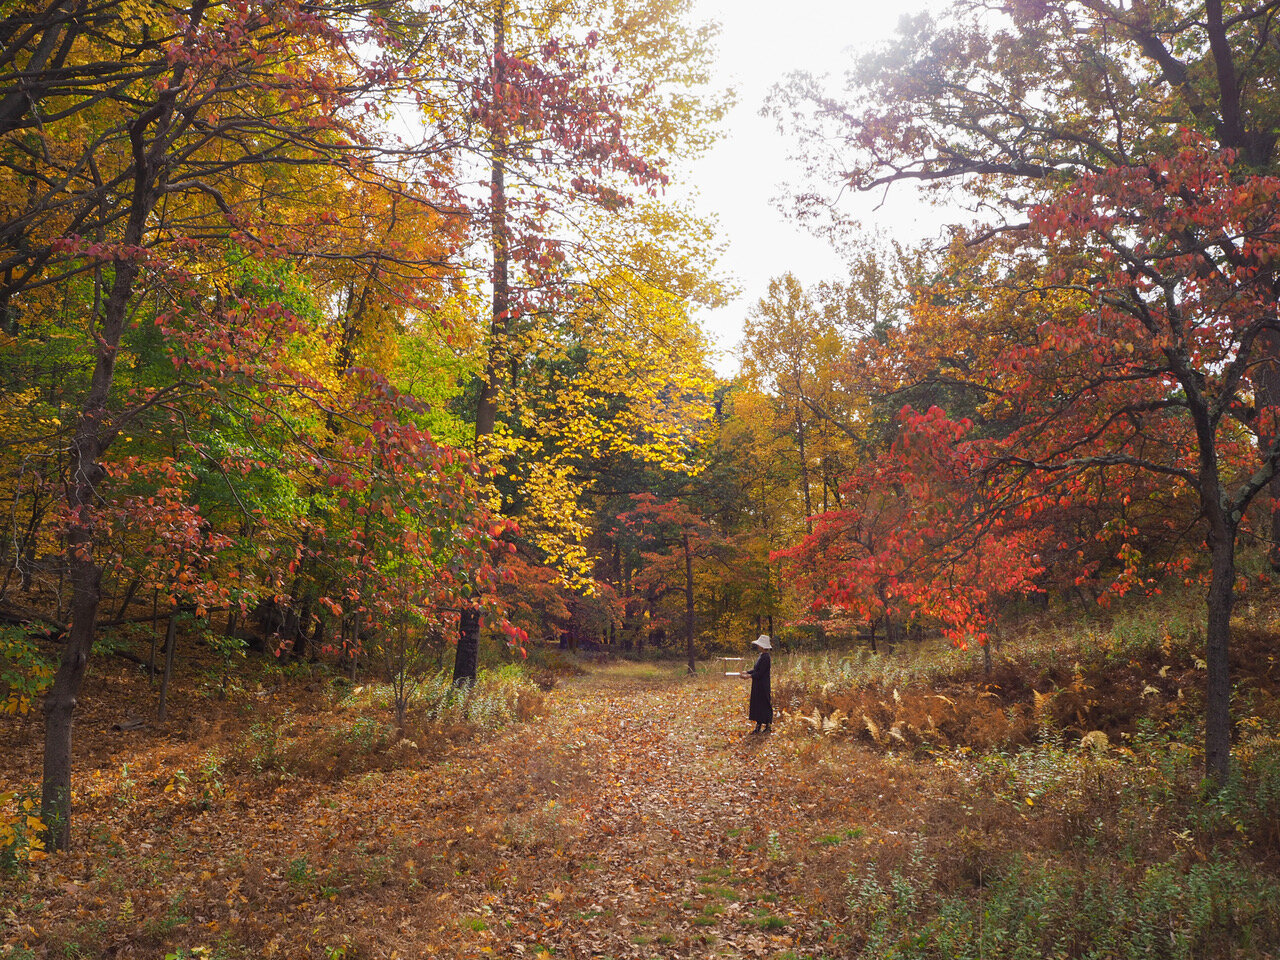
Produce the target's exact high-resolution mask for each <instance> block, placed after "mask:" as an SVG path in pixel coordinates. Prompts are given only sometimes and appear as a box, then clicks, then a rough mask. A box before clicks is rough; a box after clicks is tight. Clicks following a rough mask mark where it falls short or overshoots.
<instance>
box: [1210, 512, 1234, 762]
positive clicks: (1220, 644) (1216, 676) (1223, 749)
mask: <svg viewBox="0 0 1280 960" xmlns="http://www.w3.org/2000/svg"><path fill="white" fill-rule="evenodd" d="M1213 526H1214V525H1213V524H1212V523H1211V526H1210V531H1211V532H1210V537H1209V550H1210V556H1211V560H1212V570H1213V572H1212V574H1211V577H1210V580H1209V617H1208V626H1207V629H1206V640H1205V664H1206V666H1207V668H1208V669H1207V674H1208V675H1207V677H1206V680H1205V726H1204V764H1205V775H1206V776H1207V777H1208V778H1209V779H1210V780H1211V781H1213V782H1214V783H1215V784H1217V785H1218V786H1221V785H1222V784H1225V783H1226V782H1227V777H1228V776H1229V774H1230V772H1231V663H1230V658H1229V653H1230V649H1231V607H1232V605H1233V603H1234V601H1235V582H1236V558H1235V546H1236V545H1235V533H1236V531H1235V528H1234V526H1233V525H1232V524H1231V523H1230V522H1226V523H1223V524H1221V526H1220V527H1219V529H1218V530H1217V531H1214V530H1213Z"/></svg>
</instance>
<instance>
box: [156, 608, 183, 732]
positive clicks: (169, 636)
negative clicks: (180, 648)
mask: <svg viewBox="0 0 1280 960" xmlns="http://www.w3.org/2000/svg"><path fill="white" fill-rule="evenodd" d="M177 645H178V614H177V612H176V611H175V612H174V613H171V614H169V629H168V631H167V632H166V633H165V636H164V676H162V677H161V678H160V705H159V706H158V707H157V708H156V719H157V720H158V721H160V722H161V723H163V722H164V719H165V717H166V716H167V715H168V712H169V678H170V677H172V676H173V652H174V648H175V647H176V646H177Z"/></svg>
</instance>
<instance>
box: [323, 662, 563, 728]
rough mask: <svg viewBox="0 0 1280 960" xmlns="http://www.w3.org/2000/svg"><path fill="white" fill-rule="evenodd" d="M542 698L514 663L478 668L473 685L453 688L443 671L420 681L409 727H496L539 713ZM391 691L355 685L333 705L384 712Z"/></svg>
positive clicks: (389, 705)
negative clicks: (460, 725)
mask: <svg viewBox="0 0 1280 960" xmlns="http://www.w3.org/2000/svg"><path fill="white" fill-rule="evenodd" d="M542 704H543V695H542V692H541V691H540V690H539V689H538V687H537V685H536V684H535V683H534V682H533V680H532V679H530V677H529V676H528V674H527V673H526V672H525V671H524V670H523V669H522V668H521V666H520V665H519V664H511V663H508V664H502V665H500V666H496V667H492V668H487V669H482V670H481V671H480V672H479V674H478V675H477V677H476V681H475V683H472V684H467V685H465V686H461V687H458V686H454V684H453V681H452V676H451V674H450V672H449V671H445V670H442V671H440V672H439V673H434V674H429V675H427V676H426V677H424V678H423V679H422V680H420V681H419V682H418V684H417V687H416V689H415V690H414V692H413V695H412V698H411V700H410V703H409V714H410V717H411V722H412V723H413V724H414V725H415V726H419V727H421V726H426V725H438V726H444V725H449V724H469V725H471V726H477V727H483V728H485V729H491V730H492V729H498V728H499V727H503V726H506V725H507V724H509V723H513V722H515V721H519V720H528V719H530V718H531V717H533V716H536V715H537V714H538V713H540V712H541V710H542ZM393 706H394V690H393V689H392V687H391V685H390V684H385V683H376V684H367V685H365V686H362V687H356V688H355V689H353V690H352V691H351V692H350V693H348V694H347V695H346V696H345V697H344V698H343V699H342V701H341V702H340V703H339V707H342V708H354V709H361V708H373V709H390V708H392V707H393Z"/></svg>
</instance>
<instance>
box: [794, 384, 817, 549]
mask: <svg viewBox="0 0 1280 960" xmlns="http://www.w3.org/2000/svg"><path fill="white" fill-rule="evenodd" d="M796 445H797V446H798V447H799V452H800V487H801V489H802V490H803V491H804V527H805V530H806V531H808V532H809V533H813V503H812V502H811V500H810V495H809V455H808V453H807V452H806V451H805V444H804V421H803V420H802V419H801V417H800V410H799V408H797V409H796Z"/></svg>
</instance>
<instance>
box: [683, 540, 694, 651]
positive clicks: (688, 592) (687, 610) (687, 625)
mask: <svg viewBox="0 0 1280 960" xmlns="http://www.w3.org/2000/svg"><path fill="white" fill-rule="evenodd" d="M683 542H684V636H685V644H686V646H687V649H688V653H689V672H690V673H697V672H698V664H697V661H696V660H695V659H694V649H693V626H694V621H693V550H692V548H691V547H690V545H689V531H688V530H685V531H684V539H683Z"/></svg>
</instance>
